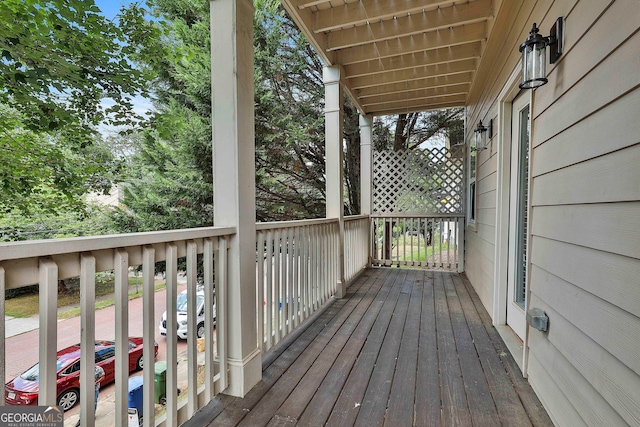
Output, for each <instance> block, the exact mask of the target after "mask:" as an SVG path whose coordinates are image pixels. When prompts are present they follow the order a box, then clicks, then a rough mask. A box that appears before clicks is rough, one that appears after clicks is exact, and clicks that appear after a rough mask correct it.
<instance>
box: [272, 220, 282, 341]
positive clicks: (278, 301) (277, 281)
mask: <svg viewBox="0 0 640 427" xmlns="http://www.w3.org/2000/svg"><path fill="white" fill-rule="evenodd" d="M273 250H274V254H275V257H274V265H275V274H274V276H275V277H274V289H273V291H274V297H275V298H274V299H275V301H274V304H275V315H274V318H275V324H274V329H275V332H276V334H275V341H274V344H277V343H278V342H279V341H280V337H281V336H282V335H281V334H282V331H281V329H282V326H281V316H282V277H281V268H280V259H281V257H280V254H281V251H282V246H281V242H280V230H276V232H275V235H274V239H273Z"/></svg>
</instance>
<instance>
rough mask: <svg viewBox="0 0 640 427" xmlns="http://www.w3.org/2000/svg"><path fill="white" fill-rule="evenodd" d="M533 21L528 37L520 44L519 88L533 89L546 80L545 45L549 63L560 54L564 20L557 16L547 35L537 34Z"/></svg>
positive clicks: (554, 60)
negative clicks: (547, 48)
mask: <svg viewBox="0 0 640 427" xmlns="http://www.w3.org/2000/svg"><path fill="white" fill-rule="evenodd" d="M538 32H539V30H538V27H536V24H535V22H534V24H533V27H532V28H531V32H530V33H529V37H527V40H525V42H524V43H522V44H521V45H520V52H521V53H522V82H521V83H520V89H534V88H536V87H538V86H542V85H544V84H546V83H547V82H548V80H547V70H546V66H547V61H546V58H545V56H546V47H547V46H549V63H550V64H553V63H554V62H556V60H557V59H558V58H559V57H560V55H562V39H563V37H564V20H563V19H562V17H560V18H558V19H557V20H556V22H555V24H553V27H551V31H550V34H549V37H543V36H541V35H540V34H538Z"/></svg>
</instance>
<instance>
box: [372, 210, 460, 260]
mask: <svg viewBox="0 0 640 427" xmlns="http://www.w3.org/2000/svg"><path fill="white" fill-rule="evenodd" d="M463 233H464V216H463V215H450V216H434V215H422V216H420V215H402V214H401V215H393V214H382V215H375V216H374V215H372V216H371V239H372V242H371V247H372V264H373V265H377V266H382V265H386V266H389V265H400V266H412V267H425V268H443V269H451V270H460V269H461V268H462V260H463V254H462V250H463V249H464V234H463Z"/></svg>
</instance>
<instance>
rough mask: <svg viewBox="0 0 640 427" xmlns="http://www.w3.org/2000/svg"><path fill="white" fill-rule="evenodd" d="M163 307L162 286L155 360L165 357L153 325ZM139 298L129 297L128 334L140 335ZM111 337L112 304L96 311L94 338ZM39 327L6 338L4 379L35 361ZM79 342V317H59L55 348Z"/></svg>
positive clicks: (181, 347) (181, 345)
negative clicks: (156, 356)
mask: <svg viewBox="0 0 640 427" xmlns="http://www.w3.org/2000/svg"><path fill="white" fill-rule="evenodd" d="M184 288H186V285H185V284H181V285H179V287H178V293H179V292H181V291H182V290H183V289H184ZM165 307H166V293H165V292H164V290H161V291H158V292H156V293H155V316H154V325H155V326H154V328H155V331H156V336H155V340H156V342H157V343H158V360H166V340H165V337H163V336H161V335H160V334H159V333H158V327H157V325H158V324H159V323H160V319H161V318H162V313H163V312H164V311H165ZM142 323H143V316H142V298H137V299H134V300H131V301H129V335H130V336H142V326H143V325H142ZM114 338H115V307H113V306H112V307H107V308H105V309H102V310H99V311H97V312H96V339H110V340H112V339H114ZM38 339H39V331H38V330H37V329H36V330H33V331H30V332H26V333H24V334H20V335H16V336H13V337H11V338H8V339H7V341H6V349H7V353H6V361H5V370H6V376H7V379H8V380H9V379H12V378H14V377H15V376H17V375H19V374H20V373H22V372H23V371H24V370H25V369H26V368H28V367H30V366H32V365H33V364H35V363H36V362H37V361H38V350H37V349H38ZM79 342H80V317H73V318H71V319H67V320H62V321H60V322H58V349H62V348H64V347H67V346H70V345H73V344H77V343H79ZM185 350H186V342H185V341H180V340H179V341H178V353H180V352H182V351H185ZM114 392H115V386H114V385H113V384H110V385H107V386H105V387H103V388H102V390H101V391H100V397H101V400H102V397H103V396H105V395H109V394H112V393H114ZM78 410H79V405H77V406H76V407H75V408H73V409H72V410H71V411H69V412H67V413H66V414H65V419H68V417H69V416H70V415H73V414H75V413H77V412H78Z"/></svg>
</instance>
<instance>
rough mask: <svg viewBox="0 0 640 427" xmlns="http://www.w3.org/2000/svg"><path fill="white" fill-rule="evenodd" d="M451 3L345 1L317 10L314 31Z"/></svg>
mask: <svg viewBox="0 0 640 427" xmlns="http://www.w3.org/2000/svg"><path fill="white" fill-rule="evenodd" d="M447 3H451V0H444V1H443V0H405V1H402V2H399V1H397V0H379V1H375V2H371V3H366V4H364V3H360V2H356V3H347V4H344V5H342V6H339V7H332V8H330V9H324V10H319V11H318V12H317V13H316V14H315V23H314V32H316V33H321V32H326V31H332V30H336V29H340V28H343V27H346V26H353V25H363V24H366V23H367V22H369V23H372V22H376V21H381V20H385V19H390V18H393V17H394V16H395V17H400V16H406V15H409V14H411V15H413V14H416V13H422V11H424V10H433V9H437V8H438V7H440V6H445V5H447Z"/></svg>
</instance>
